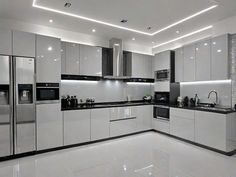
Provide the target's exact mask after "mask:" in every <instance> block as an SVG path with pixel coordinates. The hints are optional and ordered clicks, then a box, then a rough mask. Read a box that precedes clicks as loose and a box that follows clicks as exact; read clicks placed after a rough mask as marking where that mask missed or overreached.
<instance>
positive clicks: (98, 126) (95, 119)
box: [91, 109, 110, 140]
mask: <svg viewBox="0 0 236 177" xmlns="http://www.w3.org/2000/svg"><path fill="white" fill-rule="evenodd" d="M109 132H110V112H109V109H92V110H91V140H98V139H105V138H108V137H109Z"/></svg>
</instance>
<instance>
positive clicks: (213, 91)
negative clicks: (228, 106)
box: [208, 90, 218, 105]
mask: <svg viewBox="0 0 236 177" xmlns="http://www.w3.org/2000/svg"><path fill="white" fill-rule="evenodd" d="M211 93H215V94H216V100H215V103H214V104H215V105H216V104H217V103H218V94H217V92H216V91H215V90H212V91H210V93H209V94H208V99H209V98H210V96H211Z"/></svg>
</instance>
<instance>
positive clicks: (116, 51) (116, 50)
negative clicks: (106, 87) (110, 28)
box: [104, 38, 129, 79]
mask: <svg viewBox="0 0 236 177" xmlns="http://www.w3.org/2000/svg"><path fill="white" fill-rule="evenodd" d="M109 47H110V48H111V49H112V51H113V52H112V65H110V66H106V67H112V68H110V70H112V73H111V74H112V75H105V76H104V78H108V79H126V78H129V77H128V76H126V75H124V73H126V70H127V67H126V65H127V64H126V62H124V58H123V44H122V40H121V39H117V38H112V39H110V41H109ZM110 59H111V58H110Z"/></svg>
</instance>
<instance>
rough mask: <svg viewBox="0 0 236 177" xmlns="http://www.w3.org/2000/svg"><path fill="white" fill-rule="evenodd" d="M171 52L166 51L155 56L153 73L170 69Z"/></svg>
mask: <svg viewBox="0 0 236 177" xmlns="http://www.w3.org/2000/svg"><path fill="white" fill-rule="evenodd" d="M170 56H171V51H169V50H168V51H164V52H161V53H158V54H156V55H155V57H154V60H153V71H157V70H163V69H170V58H171V57H170Z"/></svg>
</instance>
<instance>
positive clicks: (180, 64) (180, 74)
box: [175, 48, 184, 82]
mask: <svg viewBox="0 0 236 177" xmlns="http://www.w3.org/2000/svg"><path fill="white" fill-rule="evenodd" d="M183 81H184V51H183V48H178V49H176V50H175V82H183Z"/></svg>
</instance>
